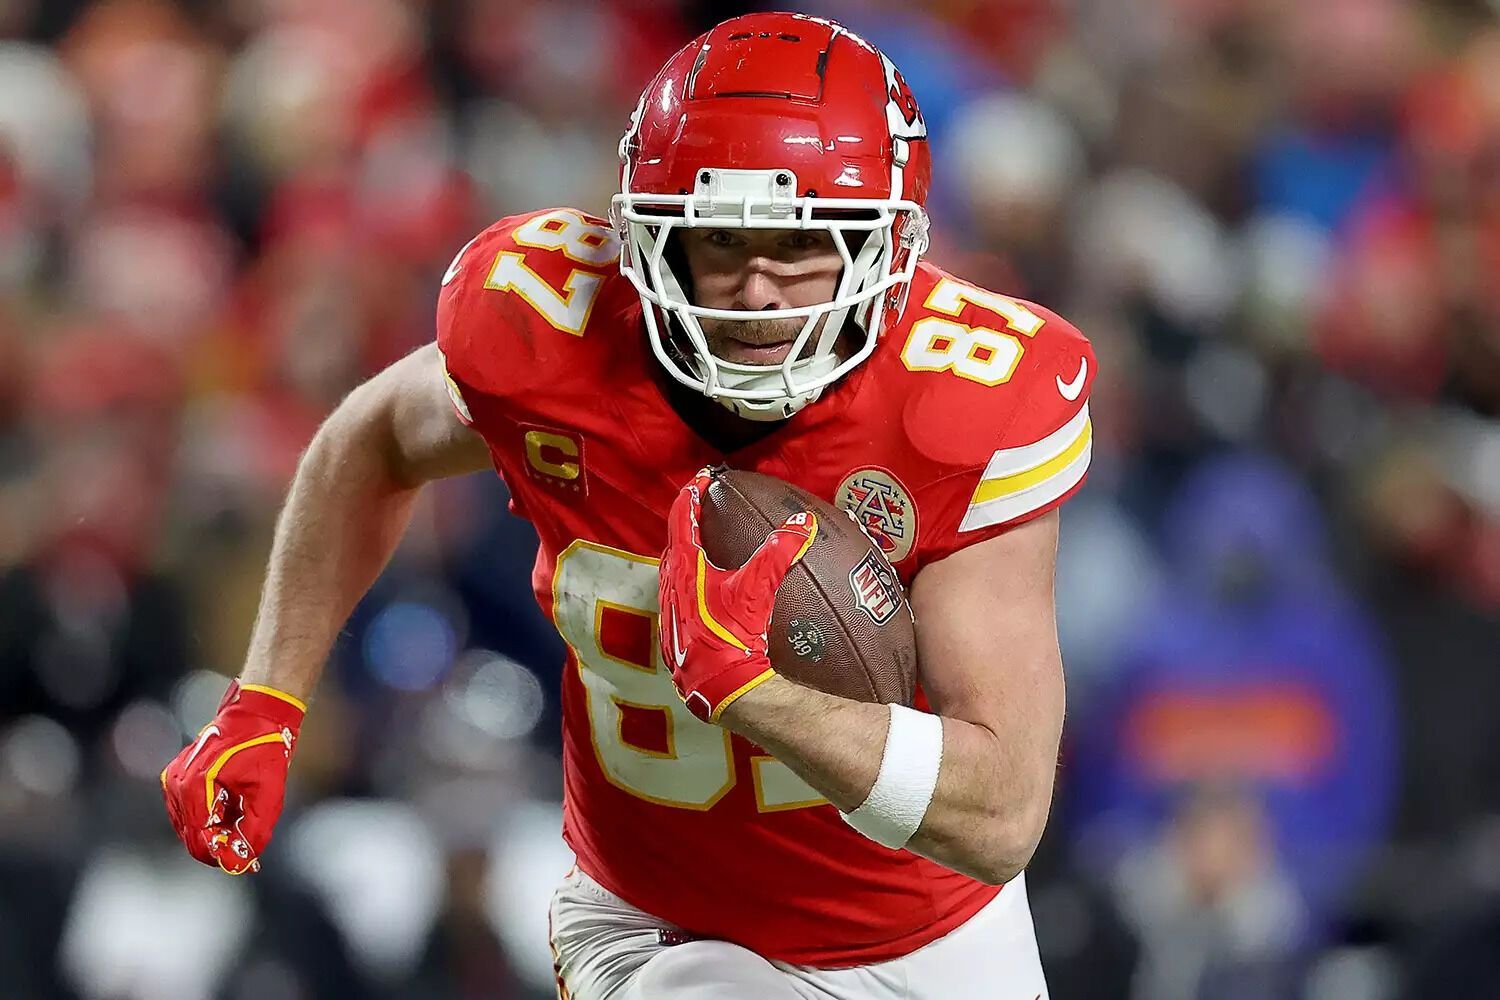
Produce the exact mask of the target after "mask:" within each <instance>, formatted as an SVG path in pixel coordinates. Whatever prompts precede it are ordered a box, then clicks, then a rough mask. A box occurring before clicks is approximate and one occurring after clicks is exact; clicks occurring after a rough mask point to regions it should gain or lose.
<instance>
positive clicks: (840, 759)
mask: <svg viewBox="0 0 1500 1000" xmlns="http://www.w3.org/2000/svg"><path fill="white" fill-rule="evenodd" d="M889 720H890V710H889V709H888V708H887V707H886V706H884V705H872V704H867V703H864V702H856V701H850V700H848V699H845V698H839V697H836V696H834V695H830V694H825V693H823V692H821V691H815V690H813V689H811V688H806V687H802V686H800V685H797V684H794V683H792V682H791V681H788V680H786V679H784V678H781V677H775V678H772V679H771V680H770V681H768V682H766V683H764V684H761V685H760V686H759V687H756V688H755V689H753V690H752V691H750V692H748V693H747V694H745V695H743V696H742V697H740V699H739V700H737V701H736V702H734V703H733V704H732V705H731V706H730V707H729V708H728V710H726V711H725V713H724V715H723V716H722V719H721V721H722V722H723V723H724V725H725V726H726V727H728V728H730V729H732V730H734V731H735V732H737V733H739V734H740V735H742V736H744V737H746V738H747V739H750V740H753V741H754V742H756V743H757V744H759V745H760V746H762V747H764V748H765V749H766V750H767V751H768V752H770V753H771V754H772V755H773V756H775V757H776V758H777V759H778V760H780V761H781V762H782V763H784V764H786V765H787V766H788V767H789V768H791V769H792V770H793V771H794V772H796V773H797V774H798V775H799V776H800V777H801V778H802V779H803V780H804V781H806V782H807V783H808V784H810V785H812V786H813V787H814V788H815V789H817V790H818V791H819V792H821V793H822V794H823V795H824V796H826V797H827V798H828V800H829V801H830V802H832V803H833V804H834V805H835V806H836V807H838V809H839V810H841V811H842V812H846V813H847V812H851V811H852V810H854V809H856V808H858V807H859V805H860V804H861V803H863V802H864V800H865V798H866V796H868V795H869V792H870V788H871V787H872V786H873V785H874V784H875V779H876V776H877V775H878V774H879V772H880V762H881V757H882V754H883V752H884V750H885V740H886V733H887V730H888V728H889ZM1053 755H1054V757H1055V748H1054V749H1053ZM1035 756H1037V755H1036V754H1034V753H1031V752H1029V748H1012V747H1006V746H1003V745H1002V744H1001V742H1000V740H999V739H998V737H996V735H995V734H994V733H992V732H991V731H990V730H988V729H986V728H984V727H983V726H978V725H975V724H973V723H969V722H964V721H962V720H959V719H953V718H944V719H943V761H942V767H941V769H940V770H939V772H938V782H937V788H936V790H935V792H934V793H933V797H932V802H931V804H930V805H929V806H928V808H927V814H926V816H925V817H924V819H923V820H922V825H921V827H919V828H918V830H917V832H916V834H915V835H914V836H913V837H912V839H911V840H910V841H909V842H908V843H907V845H906V846H907V847H908V849H910V850H912V851H914V852H916V853H918V854H921V855H922V856H924V857H927V858H930V859H932V860H933V861H936V862H937V863H938V864H941V865H944V866H946V867H948V868H952V869H954V870H955V871H959V872H963V873H964V874H966V875H970V876H973V877H974V878H978V879H981V880H983V881H986V882H992V883H1001V882H1006V881H1009V880H1010V879H1012V878H1014V877H1015V876H1016V874H1018V873H1019V872H1020V871H1021V870H1022V869H1023V868H1025V867H1026V864H1027V863H1028V862H1029V861H1030V860H1031V855H1032V853H1033V852H1034V851H1035V850H1036V845H1037V842H1038V841H1039V840H1040V839H1041V833H1042V828H1043V826H1045V824H1046V818H1047V811H1048V807H1049V805H1050V802H1051V797H1052V768H1051V767H1047V768H1045V769H1035V768H1033V769H1031V770H1033V771H1037V772H1038V773H1035V774H1029V773H1027V769H1026V768H1025V766H1024V765H1022V764H1020V763H1018V762H1020V761H1024V760H1027V759H1030V758H1034V757H1035Z"/></svg>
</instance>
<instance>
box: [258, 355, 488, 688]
mask: <svg viewBox="0 0 1500 1000" xmlns="http://www.w3.org/2000/svg"><path fill="white" fill-rule="evenodd" d="M489 466H490V460H489V451H488V449H487V448H486V446H485V443H484V441H483V439H481V438H480V436H479V435H478V434H476V433H475V432H473V431H471V430H470V429H469V428H467V427H465V426H464V425H463V423H462V422H461V421H460V420H459V419H458V415H457V414H456V413H455V412H454V411H453V405H452V403H450V402H449V400H448V395H447V391H446V389H445V388H444V384H443V371H442V358H441V355H440V354H439V353H438V350H437V346H436V345H435V344H429V345H428V346H426V347H423V348H421V349H420V350H418V351H415V352H413V353H412V354H409V355H407V356H406V357H405V358H403V359H402V360H400V361H398V362H396V363H395V364H393V365H391V366H390V367H389V368H387V369H386V370H385V371H383V372H381V373H380V374H379V375H376V376H375V377H374V378H372V379H371V380H370V381H368V382H366V383H365V384H364V385H361V386H360V387H359V388H358V389H355V390H354V391H353V392H352V393H350V394H349V396H348V398H346V399H345V400H344V401H343V403H341V404H340V405H339V407H338V409H336V410H334V412H333V413H332V415H330V416H329V418H328V419H327V420H326V421H325V422H324V423H323V426H322V427H321V428H319V430H318V433H317V434H316V435H315V436H314V437H313V440H312V443H311V444H310V445H309V446H308V448H307V451H306V453H304V454H303V456H302V461H301V462H300V464H299V465H298V467H297V475H296V477H295V478H294V479H293V480H292V487H291V490H290V492H289V493H288V495H287V500H286V504H285V506H283V507H282V510H281V516H280V518H279V519H278V520H277V523H276V540H275V543H274V544H273V546H272V548H271V562H270V567H269V568H268V570H267V573H266V582H265V587H264V589H263V590H262V592H261V598H260V611H259V613H258V614H257V616H256V620H255V628H254V630H253V632H252V633H251V637H250V651H249V653H248V654H247V656H246V662H245V669H244V672H243V673H242V675H241V676H242V679H243V680H244V681H245V682H246V683H248V684H264V685H267V686H269V687H273V688H277V689H278V690H281V691H285V692H287V693H288V694H292V695H295V696H296V697H298V698H301V699H302V700H304V701H306V700H307V698H308V696H309V695H310V694H311V693H312V691H313V689H314V688H315V687H316V686H317V683H318V678H319V676H320V675H321V674H322V672H323V664H324V661H326V660H327V658H328V653H329V651H330V650H331V649H332V648H333V642H334V639H335V638H336V637H337V635H338V632H339V629H340V628H342V627H343V624H344V621H345V619H347V618H348V617H349V614H350V613H351V612H352V611H353V610H354V605H355V604H356V603H358V601H359V599H360V598H361V597H363V596H364V594H365V591H367V590H368V589H369V588H370V585H371V584H372V583H374V582H375V578H376V577H377V576H379V575H380V571H381V570H382V569H384V568H385V564H386V563H387V562H388V561H389V560H390V557H391V553H392V552H393V551H394V550H395V548H396V543H397V542H398V541H400V538H401V535H402V533H403V532H404V531H405V530H406V525H407V522H408V521H409V520H410V518H411V511H412V506H413V504H414V503H415V501H416V498H417V493H418V491H419V490H420V489H421V487H422V485H423V484H424V483H427V482H429V481H431V480H434V479H441V478H444V477H447V476H457V475H462V474H464V473H468V472H476V471H478V470H480V469H486V468H489Z"/></svg>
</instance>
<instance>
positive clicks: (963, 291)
mask: <svg viewBox="0 0 1500 1000" xmlns="http://www.w3.org/2000/svg"><path fill="white" fill-rule="evenodd" d="M932 270H933V271H934V272H936V274H935V276H936V279H937V280H936V281H933V282H931V283H930V284H929V285H927V286H926V287H925V288H923V289H922V290H923V291H925V292H926V295H925V297H924V299H923V300H922V301H921V302H920V303H914V305H917V306H918V308H916V309H911V308H908V310H907V314H906V315H905V316H903V318H902V322H901V323H899V324H898V326H897V329H896V330H895V331H893V332H895V333H897V334H898V337H899V340H900V352H901V356H900V360H901V364H903V365H904V366H905V368H906V369H907V370H908V371H909V372H912V373H913V374H914V375H916V374H920V375H921V377H922V378H923V380H924V381H923V383H922V384H921V385H920V386H919V387H917V388H916V389H915V390H914V391H913V392H912V393H911V394H910V396H909V397H908V402H907V405H906V407H905V412H904V414H903V417H904V421H905V429H906V434H907V437H908V439H909V440H910V441H911V442H912V445H913V446H914V447H915V448H916V450H917V451H918V452H920V453H921V454H923V455H925V456H926V457H927V458H928V459H930V460H933V461H935V462H936V463H938V464H940V465H943V466H948V467H950V475H955V476H957V475H959V474H961V473H965V472H967V473H968V478H970V479H971V482H972V493H971V494H970V495H969V497H968V506H967V509H966V510H965V511H964V514H963V517H962V519H961V524H960V527H959V530H960V531H967V530H970V529H974V528H981V527H988V526H992V525H996V524H1003V523H1006V522H1011V521H1014V520H1016V519H1017V518H1020V517H1022V516H1026V515H1029V514H1034V513H1035V512H1037V511H1039V510H1041V509H1043V508H1044V507H1045V506H1046V505H1048V504H1051V503H1053V502H1054V501H1056V500H1057V499H1058V498H1059V497H1062V496H1064V495H1066V494H1067V493H1069V492H1070V491H1071V490H1072V489H1074V488H1075V487H1076V486H1077V485H1078V484H1079V483H1080V482H1081V481H1082V479H1083V477H1084V474H1085V473H1086V472H1087V469H1088V463H1089V458H1090V456H1091V454H1092V438H1093V426H1092V423H1091V420H1090V417H1089V407H1088V400H1089V390H1090V389H1091V387H1092V385H1093V380H1094V375H1095V369H1096V364H1095V360H1094V353H1093V349H1092V347H1091V346H1090V344H1089V342H1088V339H1087V338H1086V337H1084V336H1083V334H1082V333H1080V332H1079V331H1078V329H1077V328H1076V327H1074V326H1073V325H1072V324H1071V323H1069V322H1068V321H1067V320H1065V319H1063V318H1062V317H1061V316H1059V315H1058V314H1057V313H1055V312H1053V311H1052V310H1050V309H1047V308H1046V307H1044V306H1040V305H1037V304H1036V303H1034V302H1027V301H1025V300H1022V299H1016V298H1012V297H1009V296H1003V295H999V294H996V293H994V292H990V291H987V290H985V289H982V288H978V287H976V286H974V285H970V284H968V283H966V282H962V281H959V280H957V279H955V278H952V277H950V276H948V275H946V274H943V273H942V272H938V271H937V269H935V268H934V269H932ZM929 373H930V374H929Z"/></svg>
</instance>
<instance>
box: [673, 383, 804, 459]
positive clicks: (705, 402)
mask: <svg viewBox="0 0 1500 1000" xmlns="http://www.w3.org/2000/svg"><path fill="white" fill-rule="evenodd" d="M662 375H663V376H665V373H662ZM660 381H661V382H662V383H663V384H664V386H665V389H666V396H667V402H668V403H670V404H671V406H672V409H673V410H675V411H676V412H677V415H678V416H679V417H681V418H682V421H683V423H685V424H687V425H688V426H689V427H691V428H692V429H693V431H694V433H696V434H697V435H698V436H699V437H701V438H703V440H705V441H707V442H708V443H709V444H711V445H713V446H714V447H715V448H716V449H718V450H719V451H720V452H722V453H724V454H726V455H727V454H729V453H730V452H734V451H738V450H740V449H741V448H744V447H746V446H748V445H751V444H754V443H755V442H756V441H759V440H760V439H761V438H763V437H765V436H766V435H768V434H770V433H772V432H773V431H775V430H776V428H778V427H780V426H781V425H782V424H784V423H785V422H786V421H784V420H746V419H745V418H744V417H741V416H739V415H738V414H736V413H734V412H733V411H731V410H730V409H729V408H728V407H726V406H724V405H723V404H721V403H717V402H715V401H713V400H712V399H709V398H708V397H707V396H705V395H703V394H702V393H701V392H698V391H697V390H696V389H690V388H688V387H687V386H685V385H682V384H681V383H679V382H678V381H677V380H676V379H674V378H670V377H661V378H660Z"/></svg>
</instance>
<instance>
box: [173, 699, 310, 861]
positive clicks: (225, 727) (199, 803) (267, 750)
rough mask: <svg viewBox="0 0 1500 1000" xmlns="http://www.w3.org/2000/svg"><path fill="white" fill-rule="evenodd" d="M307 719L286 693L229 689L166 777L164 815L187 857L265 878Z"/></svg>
mask: <svg viewBox="0 0 1500 1000" xmlns="http://www.w3.org/2000/svg"><path fill="white" fill-rule="evenodd" d="M306 711H307V706H306V705H304V704H302V702H300V701H298V700H297V699H296V698H293V697H292V696H291V695H289V694H287V693H285V692H284V691H277V690H276V689H275V688H269V687H262V686H261V685H259V684H241V683H240V682H239V681H231V682H230V684H229V690H228V691H225V692H224V699H223V700H222V701H220V702H219V712H218V714H217V715H215V716H214V720H213V721H212V722H210V723H209V724H208V725H206V726H204V727H203V729H202V730H200V731H199V733H198V738H197V740H195V741H194V742H193V743H192V744H190V745H189V746H186V747H184V748H183V749H182V752H181V753H179V754H178V755H177V756H176V757H173V758H172V762H171V763H170V764H168V765H167V766H166V768H165V769H164V770H163V771H162V772H161V788H162V794H163V795H164V796H165V798H166V800H167V815H168V816H169V817H171V820H172V827H173V828H174V829H175V830H176V831H177V836H178V838H179V839H181V840H182V842H183V844H185V845H186V846H187V849H188V853H189V854H191V855H192V856H193V857H195V858H197V859H198V860H199V861H201V862H203V863H204V864H206V865H213V864H217V865H218V866H219V867H220V868H222V869H224V871H226V872H228V873H229V874H231V875H243V874H245V873H246V872H254V871H260V860H259V857H258V856H259V854H260V852H261V851H263V850H265V849H266V845H267V844H268V843H270V841H271V828H272V827H273V826H275V825H276V818H277V817H278V816H280V815H281V804H282V800H283V799H284V798H285V796H286V772H287V766H288V765H289V764H290V763H291V759H292V747H293V746H294V745H295V744H296V742H297V730H298V729H299V728H301V726H302V716H303V713H304V712H306Z"/></svg>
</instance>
